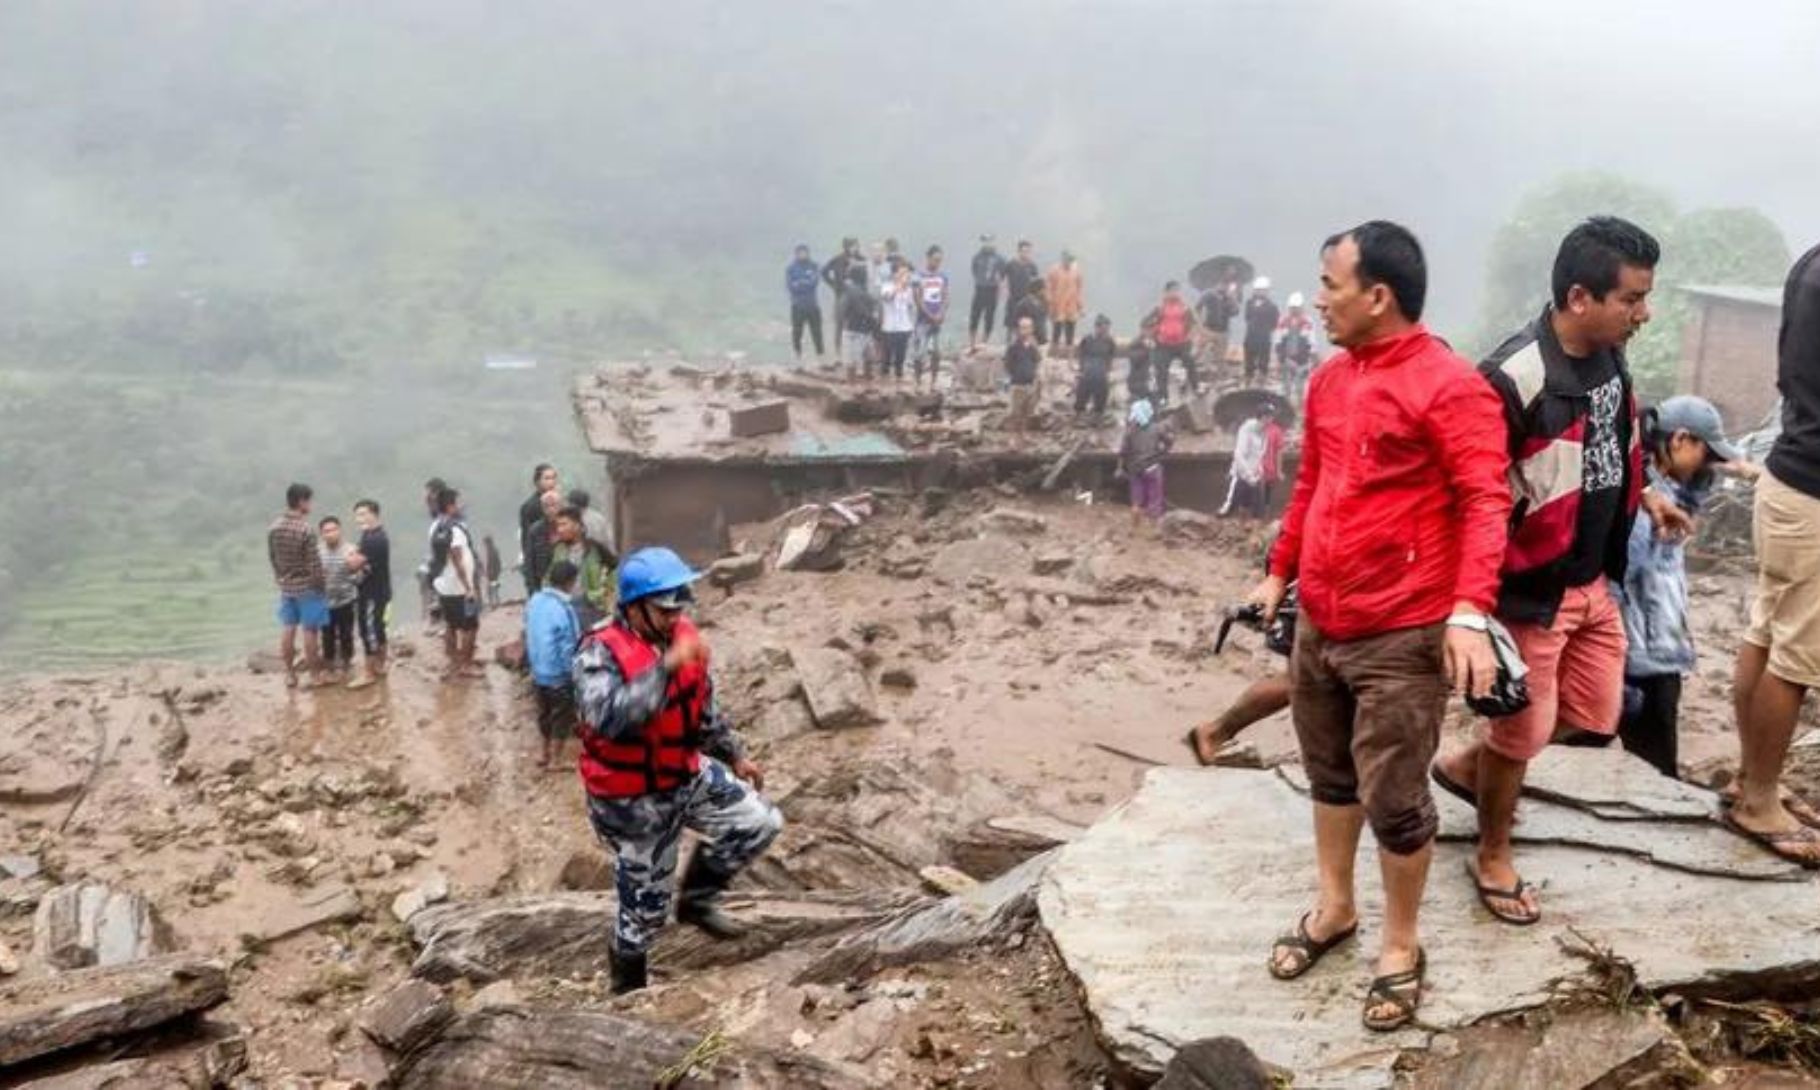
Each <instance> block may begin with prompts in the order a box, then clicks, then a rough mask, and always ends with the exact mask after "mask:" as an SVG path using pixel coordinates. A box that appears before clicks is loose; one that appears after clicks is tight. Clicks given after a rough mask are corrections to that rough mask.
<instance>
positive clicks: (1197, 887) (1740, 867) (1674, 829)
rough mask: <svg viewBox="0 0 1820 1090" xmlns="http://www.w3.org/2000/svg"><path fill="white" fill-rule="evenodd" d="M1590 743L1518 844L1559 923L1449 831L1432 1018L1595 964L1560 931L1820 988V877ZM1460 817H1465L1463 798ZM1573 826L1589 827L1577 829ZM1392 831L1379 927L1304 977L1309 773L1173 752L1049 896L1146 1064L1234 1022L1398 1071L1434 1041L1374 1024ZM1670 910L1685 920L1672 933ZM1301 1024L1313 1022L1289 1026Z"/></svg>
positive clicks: (1687, 968) (1428, 1009) (1471, 1010)
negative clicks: (1489, 884) (1292, 973)
mask: <svg viewBox="0 0 1820 1090" xmlns="http://www.w3.org/2000/svg"><path fill="white" fill-rule="evenodd" d="M1586 753H1587V751H1584V750H1558V751H1551V753H1550V755H1549V757H1548V758H1547V759H1546V760H1544V761H1539V762H1537V763H1536V764H1535V765H1533V766H1532V767H1531V779H1532V782H1533V783H1534V785H1535V790H1534V791H1533V792H1532V793H1531V796H1532V797H1527V798H1525V800H1524V801H1523V803H1522V808H1521V812H1520V813H1521V822H1520V824H1519V825H1518V827H1517V830H1518V835H1519V837H1521V838H1523V839H1524V840H1525V841H1527V842H1526V843H1524V844H1522V845H1520V847H1519V855H1518V860H1519V865H1520V866H1521V867H1522V868H1523V871H1524V874H1525V876H1526V877H1527V878H1529V879H1530V880H1531V881H1533V882H1537V883H1538V884H1539V885H1540V886H1541V889H1542V899H1543V904H1544V913H1545V915H1544V918H1543V922H1542V923H1541V924H1540V925H1538V926H1536V927H1533V928H1511V927H1506V926H1502V925H1499V924H1497V923H1495V922H1493V921H1492V920H1491V919H1490V917H1489V916H1488V914H1487V913H1486V912H1485V911H1484V909H1483V908H1482V907H1481V906H1479V904H1478V902H1477V900H1476V898H1475V896H1474V894H1473V891H1472V888H1471V886H1470V884H1469V883H1468V881H1467V879H1466V876H1465V875H1464V873H1463V867H1464V864H1465V859H1466V853H1467V852H1468V851H1469V850H1470V849H1469V847H1468V846H1467V845H1465V844H1462V843H1458V842H1455V841H1444V842H1443V843H1442V844H1441V845H1440V846H1439V848H1438V849H1437V852H1436V856H1435V862H1434V867H1433V870H1432V871H1431V879H1430V883H1429V889H1428V895H1427V899H1426V901H1425V902H1424V905H1423V917H1422V922H1423V934H1424V943H1425V945H1426V948H1427V950H1428V951H1429V957H1430V960H1429V976H1428V990H1427V991H1426V993H1425V995H1424V1005H1423V1008H1422V1018H1423V1022H1424V1023H1425V1024H1427V1025H1430V1026H1432V1027H1435V1028H1436V1029H1438V1030H1440V1031H1443V1032H1446V1031H1457V1030H1459V1029H1462V1028H1464V1027H1466V1026H1470V1025H1472V1024H1474V1023H1476V1022H1479V1021H1481V1020H1483V1019H1486V1018H1489V1017H1492V1016H1495V1015H1499V1014H1504V1013H1507V1012H1513V1011H1521V1010H1525V1009H1528V1008H1533V1007H1537V1006H1539V1005H1541V1004H1543V1003H1544V1002H1545V1001H1546V1000H1547V999H1548V998H1549V991H1550V985H1551V983H1552V982H1554V981H1556V980H1558V979H1560V978H1563V977H1567V976H1570V975H1572V974H1573V973H1574V972H1575V971H1576V970H1577V969H1578V968H1579V966H1578V965H1577V963H1576V962H1575V961H1574V960H1573V959H1572V958H1570V957H1569V956H1568V955H1567V954H1565V953H1564V952H1563V950H1562V949H1561V948H1560V947H1559V946H1558V945H1557V944H1556V942H1555V941H1553V940H1554V939H1555V938H1556V937H1561V936H1566V935H1567V934H1568V933H1569V931H1570V929H1571V930H1573V931H1577V932H1578V933H1581V934H1583V935H1585V936H1587V937H1589V938H1590V939H1592V940H1594V941H1596V942H1598V943H1600V944H1602V945H1605V946H1609V947H1610V948H1611V949H1612V950H1613V951H1614V952H1615V953H1616V954H1617V955H1618V956H1620V957H1624V958H1627V959H1629V960H1630V961H1631V962H1633V963H1634V964H1635V966H1636V969H1637V972H1638V974H1639V979H1640V981H1641V983H1642V985H1643V986H1644V987H1645V988H1647V989H1649V990H1652V991H1657V992H1666V991H1673V992H1675V993H1676V994H1678V995H1681V996H1684V997H1685V996H1709V995H1710V996H1733V995H1743V994H1762V993H1765V992H1770V993H1780V994H1812V995H1820V941H1817V937H1820V929H1817V928H1816V925H1815V923H1814V913H1813V905H1814V898H1815V893H1816V884H1817V883H1816V880H1815V879H1814V878H1813V877H1811V876H1802V875H1793V874H1789V873H1786V872H1785V871H1784V870H1782V869H1780V868H1766V867H1764V866H1762V865H1761V860H1759V859H1755V858H1753V853H1755V854H1757V855H1761V854H1762V853H1761V850H1760V849H1757V848H1754V847H1752V846H1750V845H1748V844H1746V843H1745V842H1744V841H1742V840H1741V839H1738V838H1736V837H1725V838H1724V840H1725V841H1727V842H1726V843H1722V842H1721V840H1720V839H1718V838H1714V839H1712V840H1710V841H1708V840H1707V839H1706V837H1705V834H1706V833H1707V832H1708V831H1709V830H1708V829H1707V828H1706V827H1704V826H1702V825H1701V824H1699V823H1700V822H1701V821H1702V820H1703V816H1704V815H1705V814H1709V813H1710V812H1711V809H1712V798H1711V797H1710V796H1707V797H1705V798H1700V797H1698V796H1699V794H1700V793H1699V792H1698V791H1697V790H1696V789H1690V788H1685V786H1684V785H1683V786H1670V785H1669V784H1668V781H1666V780H1662V778H1661V777H1656V776H1655V774H1654V773H1653V771H1650V770H1649V769H1648V767H1647V766H1646V765H1644V764H1643V763H1642V762H1641V761H1637V760H1635V759H1634V758H1631V757H1629V756H1627V755H1625V754H1623V753H1622V752H1620V751H1617V750H1608V751H1604V752H1601V753H1598V754H1596V755H1593V756H1590V757H1588V758H1587V759H1586V760H1585V761H1584V762H1581V761H1579V760H1578V758H1580V757H1582V756H1583V755H1585V754H1586ZM1638 769H1640V770H1642V771H1641V772H1638V771H1637V770H1638ZM1633 775H1635V776H1642V775H1648V776H1650V777H1654V778H1655V779H1657V780H1660V781H1661V784H1660V785H1649V786H1651V787H1653V788H1655V789H1654V790H1653V791H1651V792H1647V793H1643V792H1640V793H1639V795H1638V796H1637V797H1639V798H1644V799H1647V800H1648V801H1646V802H1644V803H1642V804H1641V805H1640V806H1638V807H1636V808H1633V809H1631V810H1630V811H1628V812H1627V813H1625V814H1624V816H1623V817H1621V818H1613V817H1610V816H1600V811H1601V809H1604V810H1609V808H1610V805H1611V803H1612V802H1613V801H1614V799H1615V798H1616V797H1617V796H1616V793H1617V789H1618V788H1617V784H1619V783H1620V782H1621V781H1622V780H1623V779H1626V778H1629V777H1631V776H1633ZM1544 795H1546V796H1548V799H1547V800H1545V799H1544V798H1542V797H1540V796H1544ZM1550 800H1562V801H1550ZM1443 805H1446V804H1443ZM1446 820H1447V823H1448V824H1450V825H1452V826H1454V827H1455V828H1457V827H1458V816H1457V815H1450V816H1448V818H1447V819H1446ZM1690 825H1691V826H1693V830H1695V832H1694V835H1695V836H1696V837H1697V838H1698V840H1697V842H1695V843H1689V844H1686V845H1683V846H1681V847H1677V848H1675V849H1673V850H1672V851H1671V850H1670V849H1666V848H1661V849H1658V848H1656V847H1653V846H1648V845H1652V844H1654V843H1656V842H1660V843H1663V844H1667V843H1676V842H1677V838H1680V837H1683V836H1685V835H1687V834H1688V833H1689V832H1690V830H1689V828H1688V826H1690ZM1563 829H1565V830H1570V831H1571V837H1570V838H1568V839H1560V840H1557V839H1555V837H1554V832H1555V831H1557V830H1563ZM1710 831H1712V832H1717V831H1718V830H1717V828H1716V826H1715V827H1712V829H1711V830H1710ZM1639 832H1641V833H1642V834H1644V835H1643V836H1642V838H1641V841H1642V843H1640V842H1639V837H1638V836H1637V834H1638V833H1639ZM1370 851H1371V847H1370V843H1369V834H1368V835H1367V843H1366V844H1365V845H1364V846H1363V847H1362V849H1361V859H1360V864H1359V867H1358V877H1359V881H1360V884H1361V888H1360V896H1361V910H1362V915H1363V918H1364V928H1363V930H1362V932H1361V938H1362V940H1363V941H1362V942H1359V943H1354V944H1349V945H1348V946H1346V947H1343V948H1341V949H1340V950H1337V951H1335V952H1334V953H1333V954H1332V955H1330V956H1329V957H1328V958H1327V959H1326V960H1325V961H1323V963H1322V964H1321V965H1320V966H1318V967H1317V968H1316V969H1315V970H1314V971H1312V972H1311V973H1310V974H1309V975H1308V976H1307V977H1304V978H1303V979H1301V980H1299V981H1295V982H1290V983H1282V982H1278V981H1275V980H1272V979H1271V978H1270V977H1269V976H1268V975H1267V974H1266V973H1265V972H1264V971H1263V962H1264V959H1265V957H1266V956H1267V953H1268V951H1269V948H1270V944H1271V940H1272V939H1273V938H1274V937H1275V936H1276V935H1277V934H1278V933H1280V932H1281V931H1283V930H1284V929H1286V928H1288V927H1290V926H1291V925H1293V923H1294V921H1295V920H1296V918H1297V917H1298V915H1299V914H1300V913H1301V912H1302V911H1303V910H1305V909H1306V907H1307V906H1308V904H1309V903H1311V897H1312V894H1313V889H1312V886H1313V876H1312V860H1313V844H1312V833H1311V831H1310V817H1309V803H1308V800H1307V798H1306V797H1305V796H1304V795H1303V794H1302V793H1301V792H1300V791H1299V790H1298V789H1297V787H1296V786H1295V785H1294V784H1293V783H1292V782H1291V777H1289V776H1284V775H1278V774H1276V773H1274V772H1269V771H1243V770H1230V769H1209V770H1205V771H1202V770H1187V769H1168V768H1163V769H1156V770H1153V771H1152V772H1151V773H1149V775H1148V776H1147V777H1146V778H1145V781H1144V785H1143V787H1142V788H1141V789H1140V790H1139V792H1138V794H1137V795H1136V796H1134V797H1133V798H1132V799H1131V800H1130V801H1129V802H1127V803H1126V804H1125V805H1124V806H1123V807H1121V808H1120V809H1119V810H1117V811H1116V812H1115V813H1114V814H1113V815H1112V816H1110V817H1109V818H1107V819H1106V820H1105V821H1103V822H1101V823H1100V824H1098V825H1096V826H1094V827H1093V828H1092V829H1090V830H1089V831H1088V832H1087V833H1086V834H1085V835H1084V836H1082V837H1081V838H1080V839H1078V840H1076V841H1075V842H1074V843H1072V844H1069V845H1067V846H1065V847H1063V848H1061V849H1060V850H1059V856H1058V858H1057V859H1056V861H1055V863H1054V864H1053V865H1052V866H1051V867H1050V869H1049V873H1048V875H1047V877H1046V878H1045V880H1044V882H1043V885H1042V889H1041V893H1040V896H1039V904H1040V907H1041V911H1042V918H1043V922H1044V924H1045V926H1046V927H1047V928H1048V929H1049V932H1050V934H1051V935H1052V936H1053V937H1054V939H1055V942H1056V945H1057V948H1058V949H1059V950H1060V951H1061V954H1062V957H1063V960H1064V962H1065V963H1066V964H1067V966H1068V968H1069V970H1070V971H1071V972H1072V973H1073V974H1074V975H1075V977H1076V978H1077V979H1078V980H1079V981H1080V984H1081V987H1082V989H1083V991H1084V994H1085V996H1086V1002H1087V1005H1088V1007H1089V1009H1090V1010H1091V1011H1092V1012H1093V1014H1094V1016H1095V1017H1096V1019H1097V1020H1098V1022H1099V1025H1100V1027H1101V1032H1102V1035H1103V1038H1104V1040H1105V1042H1106V1045H1107V1047H1108V1048H1109V1049H1110V1050H1111V1051H1112V1052H1113V1054H1114V1056H1115V1058H1116V1059H1117V1060H1118V1061H1120V1062H1121V1063H1123V1064H1125V1065H1127V1066H1129V1067H1130V1068H1132V1069H1134V1070H1137V1071H1149V1072H1160V1071H1161V1070H1162V1069H1163V1067H1164V1066H1165V1064H1167V1062H1168V1060H1169V1058H1170V1056H1171V1055H1173V1054H1174V1052H1175V1050H1176V1049H1177V1048H1178V1047H1180V1046H1181V1045H1183V1044H1185V1043H1187V1042H1189V1041H1193V1040H1197V1039H1200V1038H1203V1037H1211V1036H1219V1035H1230V1036H1234V1037H1238V1038H1240V1039H1242V1040H1245V1041H1248V1042H1250V1043H1251V1044H1252V1045H1253V1046H1254V1047H1256V1048H1257V1050H1258V1052H1259V1055H1260V1056H1261V1057H1262V1058H1263V1059H1265V1060H1267V1061H1269V1062H1272V1063H1275V1064H1278V1065H1280V1066H1282V1067H1284V1068H1286V1069H1288V1070H1290V1071H1293V1072H1295V1073H1296V1075H1297V1082H1296V1085H1297V1086H1310V1087H1334V1088H1341V1087H1345V1088H1356V1087H1386V1086H1389V1085H1390V1084H1391V1081H1392V1074H1391V1063H1392V1061H1393V1060H1394V1059H1395V1057H1396V1054H1397V1050H1398V1049H1399V1048H1420V1047H1423V1046H1425V1045H1427V1044H1428V1043H1429V1034H1428V1033H1425V1032H1423V1031H1421V1030H1415V1029H1411V1030H1406V1031H1404V1032H1402V1033H1399V1034H1394V1035H1390V1036H1388V1037H1379V1036H1374V1035H1371V1034H1369V1033H1368V1032H1367V1031H1365V1030H1364V1029H1362V1028H1361V1027H1360V1026H1359V1022H1358V1011H1359V1008H1360V1006H1361V1003H1362V996H1363V989H1364V985H1365V982H1366V980H1367V978H1368V977H1369V975H1370V968H1371V963H1370V956H1371V953H1372V951H1373V949H1374V942H1373V939H1372V930H1373V928H1374V926H1375V922H1376V920H1377V918H1378V915H1379V913H1380V911H1381V900H1382V895H1381V892H1380V890H1379V889H1378V885H1377V867H1376V864H1375V862H1374V861H1373V859H1372V858H1371V856H1370V854H1369V853H1370ZM1658 852H1660V854H1663V855H1672V856H1673V858H1672V860H1670V861H1664V860H1663V859H1661V858H1658V857H1657V854H1658ZM1727 860H1735V862H1736V865H1735V866H1728V865H1727ZM1690 861H1691V862H1694V863H1696V864H1698V868H1699V869H1698V870H1697V871H1696V870H1693V869H1689V866H1688V864H1689V862H1690ZM1670 919H1672V920H1673V921H1675V922H1674V925H1673V930H1674V933H1675V935H1676V936H1677V939H1676V941H1674V942H1664V941H1663V930H1662V926H1663V925H1662V921H1664V920H1670ZM1292 1024H1293V1025H1295V1026H1297V1027H1298V1029H1297V1031H1296V1032H1295V1033H1293V1034H1284V1033H1281V1032H1276V1031H1275V1030H1274V1029H1273V1027H1281V1026H1285V1025H1292ZM1538 1085H1539V1084H1538Z"/></svg>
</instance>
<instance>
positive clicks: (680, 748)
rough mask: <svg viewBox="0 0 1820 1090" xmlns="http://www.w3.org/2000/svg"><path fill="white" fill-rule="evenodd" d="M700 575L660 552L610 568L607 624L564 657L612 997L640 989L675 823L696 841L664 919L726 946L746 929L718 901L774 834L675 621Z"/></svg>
mask: <svg viewBox="0 0 1820 1090" xmlns="http://www.w3.org/2000/svg"><path fill="white" fill-rule="evenodd" d="M699 578H700V574H699V573H697V572H695V571H692V570H691V569H690V568H689V566H688V565H687V564H685V563H684V562H683V560H682V558H681V557H679V556H677V555H676V554H675V553H674V552H671V551H670V550H669V549H662V548H648V549H640V550H638V551H637V552H635V553H633V554H632V555H631V556H629V557H627V558H626V560H625V563H624V564H622V565H621V566H620V569H619V604H618V608H617V610H616V612H615V614H614V618H613V620H612V621H611V622H610V623H608V624H605V625H602V626H601V627H600V628H598V629H596V630H595V631H594V632H592V633H590V634H589V635H588V636H587V638H586V639H584V640H583V641H582V643H581V648H580V650H579V651H578V652H577V653H576V656H575V697H576V705H577V711H578V712H579V717H580V723H579V724H578V727H577V731H578V733H579V734H580V735H581V743H582V751H581V757H580V759H579V766H580V771H581V779H582V785H583V786H584V787H585V788H586V789H587V792H588V819H589V821H590V823H591V824H592V825H593V826H594V832H595V835H597V836H598V837H600V839H601V842H602V843H603V844H605V845H607V846H608V847H610V848H612V849H613V850H614V851H615V852H616V853H617V856H618V866H617V874H616V879H615V889H616V891H617V892H618V896H619V919H618V923H617V925H616V926H615V927H614V932H613V945H612V955H613V958H612V969H613V972H612V981H613V991H614V994H624V993H626V992H630V991H636V990H637V989H639V988H643V987H644V986H645V982H646V964H645V959H646V954H647V951H648V950H649V949H650V946H651V943H652V941H653V940H654V939H655V938H656V937H657V932H658V931H659V930H661V929H662V928H663V925H664V919H665V916H666V915H667V913H668V912H669V908H670V897H671V883H672V880H673V876H674V874H675V871H676V856H677V846H678V844H679V843H680V841H681V839H682V833H683V830H684V829H693V830H695V831H696V832H697V833H699V834H700V835H701V836H702V837H703V840H702V843H701V845H700V846H699V847H697V848H696V850H695V853H694V854H693V855H692V856H690V858H689V866H688V869H687V870H685V871H684V872H683V877H682V891H681V893H680V895H679V896H678V898H677V905H676V918H677V919H678V920H680V921H682V922H683V923H690V924H694V925H695V926H697V927H699V928H701V929H702V930H703V931H706V932H707V933H708V934H710V935H713V936H714V937H716V938H722V939H727V938H737V937H738V936H739V935H740V934H742V933H743V931H744V928H743V927H742V925H741V924H740V923H739V922H738V921H737V920H735V919H734V918H732V917H731V916H728V915H727V914H726V913H725V912H724V911H722V909H721V908H720V904H719V901H720V894H721V892H722V891H723V890H725V889H726V888H727V884H728V883H729V882H731V881H732V880H733V876H734V875H736V874H738V873H739V872H740V870H741V869H743V868H744V867H745V866H746V865H747V864H748V863H750V862H752V860H753V859H755V858H757V857H758V855H759V854H760V853H761V852H763V851H764V850H765V849H766V848H767V847H769V846H770V844H771V841H772V840H774V839H775V838H776V837H777V833H778V830H780V829H781V828H782V827H783V822H784V819H783V815H782V814H780V813H779V812H778V810H777V807H775V806H773V805H772V804H771V803H769V802H767V801H766V800H765V799H764V798H763V797H762V796H761V795H759V793H758V792H759V789H761V788H762V787H763V786H764V782H765V777H764V771H763V770H762V769H761V768H760V767H759V766H758V764H757V763H756V762H755V761H753V760H751V759H750V758H748V757H747V756H746V754H745V747H744V745H743V744H742V743H741V742H740V739H739V737H738V735H736V734H734V733H733V729H732V726H731V725H730V724H729V723H728V722H727V720H726V719H725V718H724V717H723V716H722V715H721V712H720V709H719V707H718V706H717V705H716V703H715V700H714V686H713V682H712V681H711V680H710V679H709V676H708V649H707V646H706V644H704V643H703V642H702V639H701V635H700V633H698V632H697V631H696V629H695V626H694V625H693V624H691V623H690V622H689V619H688V617H686V616H685V615H684V613H685V610H686V609H687V608H688V606H689V603H690V602H692V601H693V600H694V596H693V594H692V592H691V591H690V585H691V584H693V583H694V582H695V581H696V580H697V579H699Z"/></svg>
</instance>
